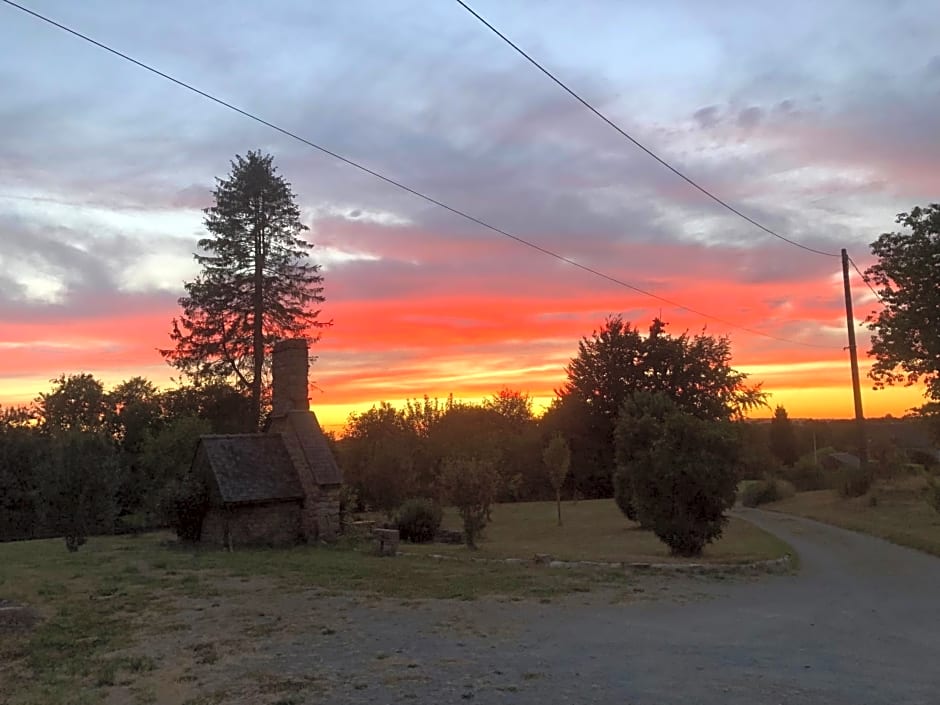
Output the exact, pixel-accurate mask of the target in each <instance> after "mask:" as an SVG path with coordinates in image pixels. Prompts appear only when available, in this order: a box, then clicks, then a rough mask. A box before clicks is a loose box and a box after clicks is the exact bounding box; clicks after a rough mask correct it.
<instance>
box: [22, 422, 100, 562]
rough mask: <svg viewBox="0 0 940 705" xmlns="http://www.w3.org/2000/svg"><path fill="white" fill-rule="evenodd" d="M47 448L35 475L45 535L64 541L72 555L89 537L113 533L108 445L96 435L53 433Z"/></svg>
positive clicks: (87, 432) (73, 432)
mask: <svg viewBox="0 0 940 705" xmlns="http://www.w3.org/2000/svg"><path fill="white" fill-rule="evenodd" d="M47 442H48V451H47V453H45V454H44V457H43V460H42V464H43V467H42V468H41V471H40V472H41V475H40V492H41V494H42V505H41V513H42V517H43V523H44V524H45V530H46V531H48V532H50V533H52V534H56V535H64V536H65V542H66V546H67V547H68V549H69V551H77V550H78V547H79V546H81V545H82V544H83V543H85V537H86V536H88V535H89V534H93V533H110V532H111V531H112V530H113V528H114V519H115V516H116V514H117V505H116V502H115V492H116V490H117V471H118V463H117V456H116V454H115V450H114V445H113V444H112V443H111V442H110V440H109V439H107V438H105V437H104V436H103V435H102V434H100V433H92V432H89V431H75V430H70V431H63V432H60V433H57V434H56V435H54V436H52V437H51V438H49V439H48V441H47Z"/></svg>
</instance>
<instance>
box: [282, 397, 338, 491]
mask: <svg viewBox="0 0 940 705" xmlns="http://www.w3.org/2000/svg"><path fill="white" fill-rule="evenodd" d="M287 418H288V421H289V422H290V425H291V428H293V429H294V433H296V434H297V439H298V440H299V441H300V447H301V448H303V451H304V458H305V459H306V460H307V466H308V467H309V468H310V470H311V472H312V473H313V478H314V480H316V483H317V484H318V485H340V484H342V482H343V473H342V471H341V470H340V469H339V466H338V465H337V464H336V459H335V458H333V453H332V452H330V446H329V444H328V443H327V441H326V436H324V435H323V429H322V428H320V423H319V422H318V421H317V417H316V415H315V414H314V413H313V412H312V411H289V412H287Z"/></svg>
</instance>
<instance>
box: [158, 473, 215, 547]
mask: <svg viewBox="0 0 940 705" xmlns="http://www.w3.org/2000/svg"><path fill="white" fill-rule="evenodd" d="M208 510H209V489H208V487H207V485H206V481H205V478H203V477H200V476H199V475H198V474H197V473H195V472H193V471H192V470H191V469H187V470H186V471H185V472H184V473H183V474H182V476H181V477H175V478H173V479H172V480H170V481H169V482H167V483H166V485H164V486H163V488H162V489H161V490H160V493H159V495H158V498H157V511H158V512H159V515H160V516H161V517H162V518H163V520H164V521H165V522H166V524H167V525H168V526H170V527H171V528H172V529H173V530H174V531H176V535H177V536H178V537H179V539H180V540H181V541H198V540H199V537H200V535H201V533H202V521H203V519H204V518H205V516H206V512H207V511H208Z"/></svg>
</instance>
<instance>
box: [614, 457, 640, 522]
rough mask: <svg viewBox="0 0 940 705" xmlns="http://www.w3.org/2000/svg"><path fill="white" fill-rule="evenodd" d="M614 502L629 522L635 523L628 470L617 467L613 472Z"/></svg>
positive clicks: (631, 485)
mask: <svg viewBox="0 0 940 705" xmlns="http://www.w3.org/2000/svg"><path fill="white" fill-rule="evenodd" d="M614 501H615V502H616V503H617V508H618V509H619V510H620V511H621V512H622V513H623V515H624V516H625V517H626V518H627V519H629V520H630V521H637V519H638V517H637V515H636V505H635V504H634V503H633V482H632V481H631V480H630V473H629V470H628V469H627V468H625V467H618V468H617V469H616V470H614Z"/></svg>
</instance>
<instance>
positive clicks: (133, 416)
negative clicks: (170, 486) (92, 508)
mask: <svg viewBox="0 0 940 705" xmlns="http://www.w3.org/2000/svg"><path fill="white" fill-rule="evenodd" d="M105 402H106V405H107V412H106V413H107V418H106V424H107V427H108V429H109V430H108V433H109V435H110V436H111V438H112V439H113V440H114V442H115V444H116V446H117V449H118V461H119V464H120V479H119V488H118V493H117V501H118V507H119V511H120V513H121V514H128V513H132V512H136V511H137V510H138V509H140V507H141V504H142V503H143V502H144V500H145V498H146V496H147V495H146V490H145V487H144V483H143V482H142V478H141V467H140V453H141V449H142V447H143V444H144V440H145V439H146V438H147V435H148V434H150V433H152V432H153V431H155V430H156V429H157V428H158V427H159V426H160V425H161V424H162V423H163V409H162V407H161V404H160V392H159V390H158V389H157V388H156V386H154V384H153V383H152V382H150V381H149V380H146V379H144V378H143V377H132V378H131V379H128V380H125V381H124V382H121V383H120V384H119V385H117V386H116V387H114V388H113V389H112V390H111V391H109V392H108V393H107V394H106V395H105Z"/></svg>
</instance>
